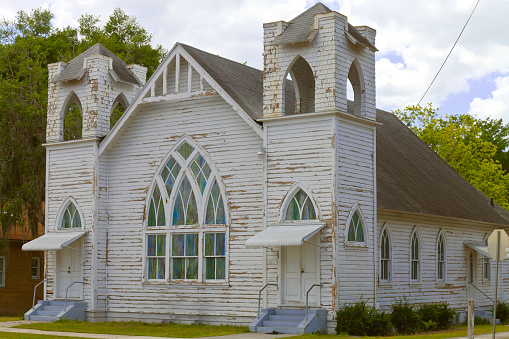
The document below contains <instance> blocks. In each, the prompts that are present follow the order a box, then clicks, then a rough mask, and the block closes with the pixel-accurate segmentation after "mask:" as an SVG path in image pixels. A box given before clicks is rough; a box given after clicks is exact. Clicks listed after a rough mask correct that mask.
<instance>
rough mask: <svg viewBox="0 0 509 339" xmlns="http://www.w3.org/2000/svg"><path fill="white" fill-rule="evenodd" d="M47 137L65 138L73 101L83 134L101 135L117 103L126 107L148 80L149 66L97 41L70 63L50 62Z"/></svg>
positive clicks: (50, 138)
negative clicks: (129, 60) (133, 62)
mask: <svg viewBox="0 0 509 339" xmlns="http://www.w3.org/2000/svg"><path fill="white" fill-rule="evenodd" d="M48 70H49V88H48V117H47V126H46V141H47V142H58V141H64V119H65V114H66V112H67V109H68V108H69V106H70V105H72V104H73V103H75V104H76V106H77V107H78V109H79V110H80V113H81V120H82V138H83V139H90V138H102V137H104V136H106V134H108V132H109V131H110V115H111V113H112V110H113V109H114V108H115V106H116V104H117V103H120V104H121V105H122V106H123V107H124V108H127V106H128V104H129V103H130V102H131V101H132V99H133V98H134V96H135V95H136V93H138V91H139V90H140V88H141V86H142V85H144V84H145V77H146V73H147V69H146V68H145V67H143V66H139V65H126V64H125V63H124V62H123V61H122V60H120V59H119V58H118V57H117V56H116V55H114V54H113V53H111V52H110V51H109V50H108V49H106V48H105V47H104V46H103V45H101V44H99V43H98V44H95V45H94V46H92V47H91V48H89V49H88V50H86V51H85V52H83V53H82V54H80V55H79V56H78V57H76V58H74V59H73V60H72V61H70V62H69V64H67V63H64V62H57V63H53V64H49V65H48Z"/></svg>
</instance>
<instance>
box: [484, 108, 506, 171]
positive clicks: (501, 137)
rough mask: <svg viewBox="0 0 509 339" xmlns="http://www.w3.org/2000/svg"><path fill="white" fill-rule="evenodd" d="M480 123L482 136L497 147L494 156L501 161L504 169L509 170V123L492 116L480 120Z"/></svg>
mask: <svg viewBox="0 0 509 339" xmlns="http://www.w3.org/2000/svg"><path fill="white" fill-rule="evenodd" d="M478 123H479V128H480V129H481V138H482V139H483V140H484V141H489V142H491V143H492V144H493V145H495V146H496V147H497V152H496V153H495V156H494V157H493V158H494V159H495V160H498V161H499V162H500V164H501V165H502V168H503V169H504V171H506V172H507V171H509V151H508V147H509V124H507V125H504V124H503V122H502V119H498V120H497V119H491V118H486V119H484V120H479V121H478Z"/></svg>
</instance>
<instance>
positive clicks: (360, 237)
mask: <svg viewBox="0 0 509 339" xmlns="http://www.w3.org/2000/svg"><path fill="white" fill-rule="evenodd" d="M347 240H348V241H351V242H365V237H364V225H363V223H362V218H361V215H360V213H359V211H358V210H357V211H355V212H354V213H353V215H352V217H351V218H350V224H349V225H348V238H347Z"/></svg>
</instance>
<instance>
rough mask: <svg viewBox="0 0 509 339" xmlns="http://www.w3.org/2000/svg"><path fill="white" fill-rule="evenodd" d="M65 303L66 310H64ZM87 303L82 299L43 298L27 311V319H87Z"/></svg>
mask: <svg viewBox="0 0 509 339" xmlns="http://www.w3.org/2000/svg"><path fill="white" fill-rule="evenodd" d="M64 305H65V310H64ZM86 310H87V303H86V302H82V301H78V302H76V301H68V302H67V304H65V302H63V301H53V300H41V301H39V302H38V303H37V305H35V307H33V308H31V309H30V310H29V311H28V312H26V313H25V320H37V321H56V320H59V319H69V320H80V321H85V318H86Z"/></svg>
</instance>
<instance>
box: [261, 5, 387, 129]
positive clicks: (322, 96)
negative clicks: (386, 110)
mask: <svg viewBox="0 0 509 339" xmlns="http://www.w3.org/2000/svg"><path fill="white" fill-rule="evenodd" d="M263 27H264V44H263V45H264V71H263V72H264V80H263V115H264V118H268V117H277V116H284V115H292V114H302V113H318V112H329V111H339V112H345V113H346V112H347V111H351V112H350V113H351V114H354V115H356V116H358V117H363V118H365V119H370V120H375V110H376V107H375V105H376V94H375V51H377V49H376V47H375V46H374V43H375V35H376V32H375V30H374V29H372V28H369V27H367V26H360V27H354V26H352V25H351V24H349V23H348V21H347V17H346V16H344V15H342V14H340V13H337V12H334V11H331V10H330V9H328V8H327V7H326V6H325V5H323V4H322V3H317V4H315V5H314V6H313V7H311V8H309V9H308V10H307V11H305V12H303V13H302V14H300V15H299V16H297V17H296V18H294V19H293V20H291V21H290V22H285V21H278V22H272V23H267V24H264V26H263ZM290 78H291V80H292V81H288V80H290ZM347 80H349V81H350V83H351V84H352V87H353V89H354V95H355V99H354V106H353V109H350V110H348V109H347V106H348V104H347ZM288 87H291V88H288Z"/></svg>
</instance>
